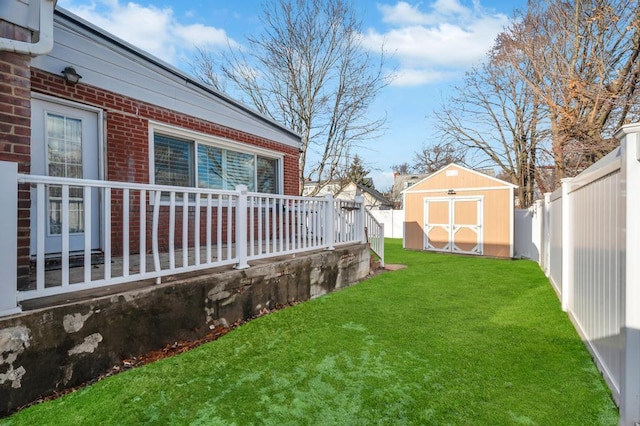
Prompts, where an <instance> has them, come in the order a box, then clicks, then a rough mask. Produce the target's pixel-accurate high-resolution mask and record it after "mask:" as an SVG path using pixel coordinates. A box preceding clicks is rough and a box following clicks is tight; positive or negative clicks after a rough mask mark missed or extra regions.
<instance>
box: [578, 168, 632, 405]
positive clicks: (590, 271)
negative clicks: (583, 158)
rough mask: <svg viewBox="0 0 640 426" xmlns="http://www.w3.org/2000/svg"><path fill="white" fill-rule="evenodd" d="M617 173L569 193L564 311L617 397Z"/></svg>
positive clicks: (619, 245)
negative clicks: (569, 266)
mask: <svg viewBox="0 0 640 426" xmlns="http://www.w3.org/2000/svg"><path fill="white" fill-rule="evenodd" d="M621 197H622V195H621V191H620V171H617V172H615V173H612V174H610V175H608V176H604V177H602V178H600V179H598V180H596V181H594V182H590V183H588V184H586V185H584V186H581V187H580V188H579V189H577V190H575V191H574V192H572V193H571V199H572V203H573V208H572V209H571V210H572V211H571V213H572V214H571V216H572V217H571V223H572V226H573V232H572V240H573V241H572V242H571V246H572V248H573V283H572V288H571V299H570V301H569V311H570V312H571V314H572V316H573V318H574V322H575V323H576V326H577V327H578V328H579V329H580V331H581V333H582V335H583V336H585V337H586V340H587V342H588V344H589V345H590V346H591V349H592V352H593V353H594V356H595V357H596V359H598V361H599V363H600V364H601V366H602V368H603V370H604V374H605V376H606V377H608V381H609V382H610V384H611V385H612V387H613V389H612V390H613V391H614V393H615V394H618V393H619V389H620V378H621V371H622V370H621V368H622V366H621V348H622V347H623V341H622V336H621V334H620V329H621V327H622V325H623V324H622V320H623V306H622V303H621V299H620V295H621V294H622V293H623V288H622V285H623V280H622V279H621V273H622V266H623V262H622V257H621V256H622V253H624V241H620V238H619V236H618V229H619V227H620V226H622V224H621V223H620V218H621V216H620V208H621V201H622V200H621Z"/></svg>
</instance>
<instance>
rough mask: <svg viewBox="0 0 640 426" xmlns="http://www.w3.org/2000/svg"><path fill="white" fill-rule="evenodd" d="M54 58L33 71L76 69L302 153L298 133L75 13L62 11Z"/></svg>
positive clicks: (95, 81)
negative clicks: (72, 67) (299, 149)
mask: <svg viewBox="0 0 640 426" xmlns="http://www.w3.org/2000/svg"><path fill="white" fill-rule="evenodd" d="M54 38H55V45H54V47H53V50H52V51H51V53H49V54H48V55H45V56H41V57H38V58H35V59H34V60H33V62H32V66H33V67H34V68H37V69H41V70H44V71H47V72H50V73H52V74H60V73H61V71H62V69H63V68H64V67H66V66H68V65H72V66H74V67H75V68H76V70H78V72H79V74H81V75H82V80H81V82H82V83H85V84H89V85H92V86H95V87H98V88H101V89H104V90H108V91H111V92H114V93H119V94H122V95H124V96H127V97H130V98H133V99H136V100H140V101H142V102H145V103H149V104H152V105H156V106H159V107H162V108H167V109H170V110H172V111H176V112H178V113H182V114H185V115H189V116H193V117H196V118H199V119H202V120H205V121H208V122H212V123H215V124H219V125H222V126H225V127H229V128H231V129H234V130H239V131H242V132H245V133H249V134H252V135H255V136H259V137H262V138H265V139H269V140H272V141H274V142H279V143H282V144H284V145H287V146H291V147H295V148H299V147H300V145H301V138H300V136H299V135H298V134H296V133H295V132H293V131H291V130H289V129H287V128H286V127H284V126H282V125H280V124H279V123H277V122H275V121H273V120H271V119H270V118H268V117H265V116H264V115H262V114H260V113H258V112H256V111H255V110H253V109H251V108H249V107H247V106H246V105H243V104H241V103H240V102H237V101H235V100H233V99H231V98H230V97H228V96H226V95H224V94H222V93H220V92H218V91H216V90H215V89H213V88H212V87H210V86H208V85H206V84H203V83H201V82H199V81H197V80H196V79H195V78H193V77H191V76H189V75H187V74H185V73H183V72H182V71H180V70H178V69H177V68H175V67H173V66H172V65H169V64H167V63H165V62H163V61H162V60H160V59H158V58H156V57H154V56H152V55H150V54H149V53H146V52H143V51H142V50H140V49H138V48H136V47H134V46H132V45H130V44H128V43H127V42H125V41H123V40H121V39H119V38H117V37H115V36H113V35H111V34H109V33H107V32H106V31H104V30H102V29H100V28H98V27H96V26H95V25H93V24H91V23H89V22H87V21H85V20H83V19H82V18H79V17H77V16H75V15H73V14H72V13H70V12H68V11H66V10H63V9H60V8H58V9H57V10H56V13H55V22H54Z"/></svg>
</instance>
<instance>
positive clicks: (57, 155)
mask: <svg viewBox="0 0 640 426" xmlns="http://www.w3.org/2000/svg"><path fill="white" fill-rule="evenodd" d="M98 124H99V123H98V113H97V112H96V111H92V110H87V109H82V108H76V107H73V106H70V105H66V104H58V103H56V102H49V101H45V100H41V99H32V100H31V127H32V130H31V174H33V175H41V176H55V177H71V178H82V179H98V178H99V154H98V152H99V150H98V140H99V138H98V131H99V128H98ZM31 200H32V201H31V217H32V218H35V217H36V212H37V207H38V206H37V199H36V197H35V196H32V198H31ZM68 209H69V251H79V250H82V249H83V248H84V229H85V223H84V209H85V205H84V196H83V188H82V187H70V188H69V204H68ZM91 212H92V213H91V248H92V249H94V248H99V247H100V238H99V235H100V226H99V225H100V216H99V200H98V191H97V190H96V189H94V190H92V193H91ZM39 223H43V221H42V218H40V221H39ZM37 226H38V221H36V220H35V219H32V220H31V234H32V238H31V253H32V254H34V253H35V251H36V248H35V243H36V238H34V237H35V235H36V229H37ZM44 226H45V227H46V229H45V252H46V253H60V252H61V251H62V188H61V186H57V185H51V186H50V187H49V188H48V190H47V192H46V194H45V219H44Z"/></svg>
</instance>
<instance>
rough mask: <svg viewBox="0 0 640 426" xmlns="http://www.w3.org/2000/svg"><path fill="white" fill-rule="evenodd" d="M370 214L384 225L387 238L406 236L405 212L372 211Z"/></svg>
mask: <svg viewBox="0 0 640 426" xmlns="http://www.w3.org/2000/svg"><path fill="white" fill-rule="evenodd" d="M370 213H371V215H372V216H373V217H374V218H375V219H376V220H377V221H378V222H379V223H381V224H383V225H384V236H385V238H402V237H403V236H404V210H371V211H370Z"/></svg>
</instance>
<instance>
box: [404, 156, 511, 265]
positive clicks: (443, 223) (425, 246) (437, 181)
mask: <svg viewBox="0 0 640 426" xmlns="http://www.w3.org/2000/svg"><path fill="white" fill-rule="evenodd" d="M515 188H516V185H513V184H511V183H508V182H505V181H503V180H500V179H496V178H494V177H491V176H489V175H486V174H484V173H480V172H477V171H475V170H471V169H468V168H466V167H462V166H459V165H457V164H453V163H452V164H449V165H448V166H446V167H444V168H442V169H440V170H439V171H437V172H435V173H433V174H431V175H429V176H428V177H426V178H424V179H423V180H421V181H420V182H418V183H416V184H415V185H413V186H411V187H410V188H407V189H406V190H404V191H403V199H404V208H405V222H404V238H403V247H404V248H407V249H415V250H430V251H442V252H450V253H461V254H475V255H484V256H493V257H507V258H509V257H513V245H514V237H513V232H514V230H513V215H514V205H513V201H514V193H513V192H514V189H515Z"/></svg>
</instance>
